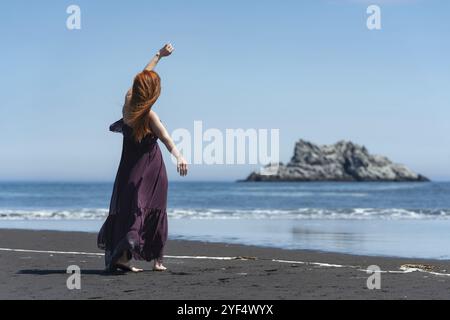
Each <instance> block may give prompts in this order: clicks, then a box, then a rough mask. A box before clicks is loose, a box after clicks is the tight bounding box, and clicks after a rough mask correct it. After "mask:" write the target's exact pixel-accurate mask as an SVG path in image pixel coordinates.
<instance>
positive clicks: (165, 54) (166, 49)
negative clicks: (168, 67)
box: [144, 43, 174, 71]
mask: <svg viewBox="0 0 450 320" xmlns="http://www.w3.org/2000/svg"><path fill="white" fill-rule="evenodd" d="M173 50H174V48H173V46H172V45H171V44H170V43H168V44H166V45H165V46H164V47H163V48H162V49H161V50H159V51H158V53H157V54H156V55H155V56H154V57H153V58H152V60H150V62H149V63H148V64H147V66H145V68H144V70H147V71H152V70H153V69H155V67H156V65H157V64H158V62H159V60H161V58H164V57H168V56H170V55H171V54H172V52H173Z"/></svg>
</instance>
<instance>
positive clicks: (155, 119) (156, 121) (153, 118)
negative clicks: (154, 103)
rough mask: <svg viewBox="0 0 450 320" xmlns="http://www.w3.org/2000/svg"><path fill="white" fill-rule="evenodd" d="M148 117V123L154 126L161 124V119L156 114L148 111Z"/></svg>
mask: <svg viewBox="0 0 450 320" xmlns="http://www.w3.org/2000/svg"><path fill="white" fill-rule="evenodd" d="M148 116H149V118H150V122H152V123H154V124H161V119H160V118H159V116H158V114H157V113H156V112H155V111H153V110H150V112H149V114H148Z"/></svg>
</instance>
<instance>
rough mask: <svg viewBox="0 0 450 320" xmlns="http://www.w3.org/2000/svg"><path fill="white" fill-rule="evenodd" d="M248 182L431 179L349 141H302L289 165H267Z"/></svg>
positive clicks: (296, 147)
mask: <svg viewBox="0 0 450 320" xmlns="http://www.w3.org/2000/svg"><path fill="white" fill-rule="evenodd" d="M245 181H399V182H400V181H429V180H428V179H427V178H426V177H424V176H422V175H420V174H416V173H414V172H413V171H411V170H410V169H408V168H407V167H406V166H404V165H401V164H396V163H393V162H392V161H390V160H389V159H388V158H387V157H384V156H378V155H371V154H370V153H369V152H368V150H367V149H366V148H365V147H364V146H359V145H357V144H354V143H352V142H349V141H340V142H338V143H336V144H334V145H325V146H318V145H315V144H313V143H310V142H307V141H304V140H300V141H299V142H297V143H296V145H295V151H294V156H293V157H292V159H291V161H290V162H289V163H288V164H287V165H283V164H282V163H280V164H279V165H276V166H274V165H271V166H267V167H266V168H265V170H262V171H261V172H253V173H252V174H250V175H249V176H248V178H247V179H246V180H245Z"/></svg>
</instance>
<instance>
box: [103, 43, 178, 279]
mask: <svg viewBox="0 0 450 320" xmlns="http://www.w3.org/2000/svg"><path fill="white" fill-rule="evenodd" d="M172 52H173V47H172V45H170V44H168V45H165V46H164V48H162V49H161V50H160V51H159V52H158V53H157V54H156V55H155V57H154V58H153V59H152V60H151V61H150V63H149V64H148V65H147V66H146V67H145V69H144V71H142V72H141V73H139V74H138V75H137V76H136V78H135V79H134V83H133V88H132V89H130V90H129V91H128V93H127V95H126V99H125V104H124V107H123V119H121V120H119V121H117V122H116V123H114V124H113V125H111V127H110V130H111V131H113V132H120V133H122V134H123V150H122V159H121V161H120V165H119V170H118V172H117V176H116V181H115V183H114V190H113V194H112V198H111V204H110V209H109V216H108V218H107V220H106V222H105V223H104V225H103V227H102V228H101V230H100V232H99V235H98V246H99V248H101V249H103V250H105V264H106V269H107V271H110V272H113V271H116V270H117V269H121V270H123V271H131V272H141V271H143V270H142V269H138V268H135V267H132V266H130V265H129V261H130V260H131V258H135V259H137V260H146V261H151V260H154V266H153V270H154V271H165V270H166V268H165V267H164V266H163V264H162V259H163V251H164V245H165V243H166V240H167V212H166V207H167V186H168V182H167V175H166V168H165V165H164V161H163V158H162V155H161V151H160V149H159V146H158V143H157V140H158V139H160V140H161V141H162V142H163V143H164V145H165V146H166V148H167V149H168V150H169V152H170V153H172V154H173V156H174V157H175V158H176V159H177V170H178V172H179V173H180V175H181V176H185V175H186V174H187V163H186V161H185V160H184V158H183V156H182V155H181V154H180V152H179V151H178V150H177V148H176V147H175V144H174V143H173V141H172V139H171V137H170V135H169V134H168V132H167V130H166V128H165V127H164V125H163V124H162V123H161V121H160V120H159V118H158V115H157V114H156V113H155V112H154V111H153V110H152V107H153V105H154V104H155V102H156V100H157V99H158V97H159V95H160V92H161V83H160V78H159V76H158V74H157V73H156V72H154V71H153V69H154V68H155V66H156V65H157V63H158V62H159V60H160V59H161V58H162V57H167V56H169V55H170V54H171V53H172Z"/></svg>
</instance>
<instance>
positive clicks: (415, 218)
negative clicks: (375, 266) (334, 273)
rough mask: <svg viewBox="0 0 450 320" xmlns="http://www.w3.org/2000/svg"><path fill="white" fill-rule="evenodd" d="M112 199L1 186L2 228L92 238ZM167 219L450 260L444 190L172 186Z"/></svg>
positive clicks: (235, 235) (443, 185)
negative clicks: (83, 233) (80, 233)
mask: <svg viewBox="0 0 450 320" xmlns="http://www.w3.org/2000/svg"><path fill="white" fill-rule="evenodd" d="M111 192H112V183H37V182H30V183H24V182H14V183H5V182H3V183H0V228H1V229H5V228H6V229H31V230H61V231H86V232H97V231H98V229H99V228H100V226H101V224H102V222H103V220H104V219H105V218H106V216H107V214H108V207H109V200H110V196H111ZM168 215H169V234H170V237H171V238H172V239H185V240H200V241H211V242H228V243H240V244H249V245H258V246H272V247H280V248H285V249H308V250H320V251H328V252H339V253H349V254H359V255H382V256H398V257H410V258H435V259H450V252H449V250H450V183H448V182H430V183H350V182H349V183H325V182H320V183H319V182H318V183H237V182H171V183H170V186H169V207H168ZM0 232H1V231H0ZM17 245H18V247H20V244H17ZM0 247H1V243H0Z"/></svg>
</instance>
